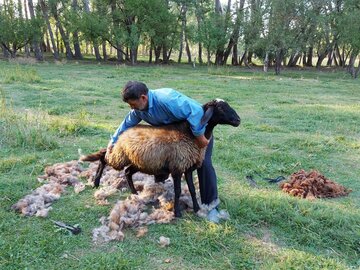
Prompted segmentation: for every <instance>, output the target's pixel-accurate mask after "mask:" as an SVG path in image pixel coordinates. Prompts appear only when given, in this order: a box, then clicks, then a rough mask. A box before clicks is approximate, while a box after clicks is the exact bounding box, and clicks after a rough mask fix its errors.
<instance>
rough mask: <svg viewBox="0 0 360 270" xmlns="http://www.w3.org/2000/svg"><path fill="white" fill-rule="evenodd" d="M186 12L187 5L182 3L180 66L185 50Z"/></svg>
mask: <svg viewBox="0 0 360 270" xmlns="http://www.w3.org/2000/svg"><path fill="white" fill-rule="evenodd" d="M186 11H187V7H186V4H185V3H182V5H181V11H180V17H181V31H180V48H179V58H178V63H179V64H180V63H181V57H182V53H183V48H184V35H185V29H186Z"/></svg>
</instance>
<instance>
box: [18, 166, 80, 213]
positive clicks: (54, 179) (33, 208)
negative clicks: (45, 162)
mask: <svg viewBox="0 0 360 270" xmlns="http://www.w3.org/2000/svg"><path fill="white" fill-rule="evenodd" d="M83 171H84V169H83V168H81V166H80V164H79V163H78V162H77V161H76V160H73V161H70V162H66V163H57V164H54V165H52V166H48V167H46V168H45V174H44V175H42V176H39V178H38V181H39V182H40V183H44V184H43V185H42V186H40V187H38V188H37V189H35V190H34V191H33V192H32V193H31V194H29V195H26V196H25V197H24V198H22V199H20V200H19V201H18V202H17V203H15V204H14V205H13V206H12V207H11V208H12V209H14V210H15V211H17V212H19V213H21V214H22V215H25V216H33V215H36V216H38V217H46V216H47V215H48V213H49V210H51V209H52V208H51V207H50V206H51V204H52V203H53V202H54V201H56V200H58V199H59V198H60V196H61V194H62V193H63V192H64V191H65V187H66V186H73V187H74V191H75V192H76V193H79V192H81V191H82V190H84V189H85V185H84V184H83V183H82V182H81V181H80V180H79V177H80V176H81V173H82V172H83Z"/></svg>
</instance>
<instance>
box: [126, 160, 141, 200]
mask: <svg viewBox="0 0 360 270" xmlns="http://www.w3.org/2000/svg"><path fill="white" fill-rule="evenodd" d="M138 171H139V170H138V169H136V168H135V167H134V166H129V167H127V168H126V169H125V177H126V180H127V182H128V185H129V187H130V190H131V193H132V194H137V191H136V189H135V187H134V182H133V179H132V176H133V174H134V173H136V172H138Z"/></svg>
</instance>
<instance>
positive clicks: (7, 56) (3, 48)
mask: <svg viewBox="0 0 360 270" xmlns="http://www.w3.org/2000/svg"><path fill="white" fill-rule="evenodd" d="M1 49H2V50H3V55H4V57H5V58H9V57H10V56H11V55H10V52H9V51H8V50H7V49H6V47H5V46H4V45H3V44H1Z"/></svg>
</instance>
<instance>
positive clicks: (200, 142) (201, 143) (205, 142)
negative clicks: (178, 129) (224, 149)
mask: <svg viewBox="0 0 360 270" xmlns="http://www.w3.org/2000/svg"><path fill="white" fill-rule="evenodd" d="M196 144H197V145H198V146H199V147H200V148H204V147H206V146H207V145H208V144H209V140H208V139H206V137H205V136H204V135H200V136H198V137H196Z"/></svg>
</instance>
